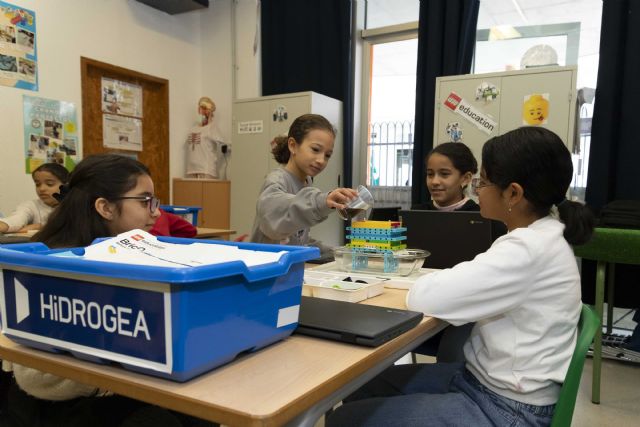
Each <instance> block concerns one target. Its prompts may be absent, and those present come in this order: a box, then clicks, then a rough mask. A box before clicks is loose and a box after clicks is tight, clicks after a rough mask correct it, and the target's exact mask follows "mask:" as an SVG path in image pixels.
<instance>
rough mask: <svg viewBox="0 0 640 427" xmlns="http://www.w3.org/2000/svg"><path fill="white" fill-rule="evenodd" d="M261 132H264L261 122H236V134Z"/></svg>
mask: <svg viewBox="0 0 640 427" xmlns="http://www.w3.org/2000/svg"><path fill="white" fill-rule="evenodd" d="M263 131H264V122H263V121H262V120H249V121H246V122H238V134H244V133H262V132H263Z"/></svg>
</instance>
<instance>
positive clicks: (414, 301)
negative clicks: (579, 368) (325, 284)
mask: <svg viewBox="0 0 640 427" xmlns="http://www.w3.org/2000/svg"><path fill="white" fill-rule="evenodd" d="M563 231H564V225H563V224H562V223H561V222H559V221H558V220H556V219H554V218H552V217H550V216H547V217H545V218H542V219H539V220H537V221H535V222H534V223H533V224H531V225H530V226H529V227H526V228H518V229H515V230H513V231H512V232H510V233H508V234H506V235H504V236H502V237H500V238H499V239H497V240H496V241H495V242H494V244H493V245H492V246H491V248H489V250H488V251H486V252H484V253H482V254H480V255H478V256H476V257H475V258H474V259H473V260H472V261H467V262H463V263H460V264H458V265H456V266H455V267H453V268H450V269H446V270H442V271H439V272H436V273H432V274H429V275H426V276H423V277H421V278H420V279H419V280H418V281H417V282H416V283H415V285H414V286H413V288H412V289H411V290H410V291H409V293H408V295H407V306H408V307H409V309H411V310H416V311H422V312H424V313H425V314H427V315H430V316H434V317H437V318H440V319H443V320H446V321H448V322H450V323H452V324H453V325H462V324H464V323H469V322H476V325H475V326H474V328H473V331H472V332H471V335H470V337H469V339H468V340H467V342H466V343H465V345H464V353H465V358H466V365H467V368H468V369H469V370H470V371H471V372H472V373H473V374H474V375H475V376H476V377H477V378H478V380H479V381H480V382H481V383H483V384H484V385H485V386H487V387H488V388H489V389H491V390H493V391H495V392H496V393H498V394H500V395H502V396H505V397H508V398H510V399H513V400H517V401H520V402H524V403H528V404H532V405H551V404H554V403H555V402H556V401H557V399H558V394H559V392H560V384H562V382H563V381H564V378H565V375H566V373H567V369H568V368H569V362H570V360H571V356H572V354H573V351H574V348H575V345H576V335H577V324H578V319H579V317H580V311H581V301H580V299H581V294H580V275H579V272H578V267H577V264H576V260H575V257H574V255H573V251H572V249H571V247H570V246H569V244H568V243H567V241H566V240H565V239H564V237H563V235H562V233H563Z"/></svg>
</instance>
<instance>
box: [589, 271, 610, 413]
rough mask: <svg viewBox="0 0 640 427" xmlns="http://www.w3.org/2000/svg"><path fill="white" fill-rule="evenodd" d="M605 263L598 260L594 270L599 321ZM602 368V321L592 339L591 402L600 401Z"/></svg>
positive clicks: (602, 306)
mask: <svg viewBox="0 0 640 427" xmlns="http://www.w3.org/2000/svg"><path fill="white" fill-rule="evenodd" d="M606 268H607V264H606V263H605V262H602V261H598V267H597V271H596V295H595V297H596V301H595V303H596V306H595V309H596V312H597V313H598V316H600V322H602V314H603V311H604V278H605V273H606ZM601 369H602V323H601V324H600V327H599V328H598V330H597V331H596V336H595V338H594V341H593V379H592V383H591V402H593V403H600V376H601Z"/></svg>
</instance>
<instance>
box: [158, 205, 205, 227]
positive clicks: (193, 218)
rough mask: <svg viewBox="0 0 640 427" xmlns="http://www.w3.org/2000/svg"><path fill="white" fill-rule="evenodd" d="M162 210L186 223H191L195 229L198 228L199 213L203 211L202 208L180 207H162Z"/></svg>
mask: <svg viewBox="0 0 640 427" xmlns="http://www.w3.org/2000/svg"><path fill="white" fill-rule="evenodd" d="M160 209H162V210H163V211H165V212H169V213H172V214H174V215H178V216H180V217H182V218H183V219H184V220H185V221H189V222H190V223H191V225H193V226H194V227H197V226H198V212H200V211H201V210H202V208H201V207H200V206H178V205H160Z"/></svg>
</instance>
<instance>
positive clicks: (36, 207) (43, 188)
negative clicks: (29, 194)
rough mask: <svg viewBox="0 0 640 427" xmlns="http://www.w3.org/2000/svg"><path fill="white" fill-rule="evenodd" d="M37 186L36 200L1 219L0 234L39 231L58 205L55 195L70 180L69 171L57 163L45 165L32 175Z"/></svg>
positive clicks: (20, 206) (22, 204) (23, 204)
mask: <svg viewBox="0 0 640 427" xmlns="http://www.w3.org/2000/svg"><path fill="white" fill-rule="evenodd" d="M31 177H32V178H33V183H34V184H35V185H36V193H37V194H38V198H37V199H36V200H29V201H28V202H24V203H21V204H19V205H18V207H17V208H16V210H15V212H13V213H12V214H11V215H10V216H8V217H6V218H2V219H0V233H15V232H26V231H29V230H39V229H40V228H42V226H43V225H44V224H45V223H46V222H47V218H49V214H51V211H53V208H54V207H56V206H57V205H58V200H57V199H56V198H55V197H54V194H57V193H59V192H60V186H61V185H62V184H64V183H65V182H67V179H69V171H67V169H66V168H65V167H64V166H62V165H59V164H57V163H45V164H43V165H40V166H38V168H36V169H35V170H34V171H33V173H32V174H31Z"/></svg>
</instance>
